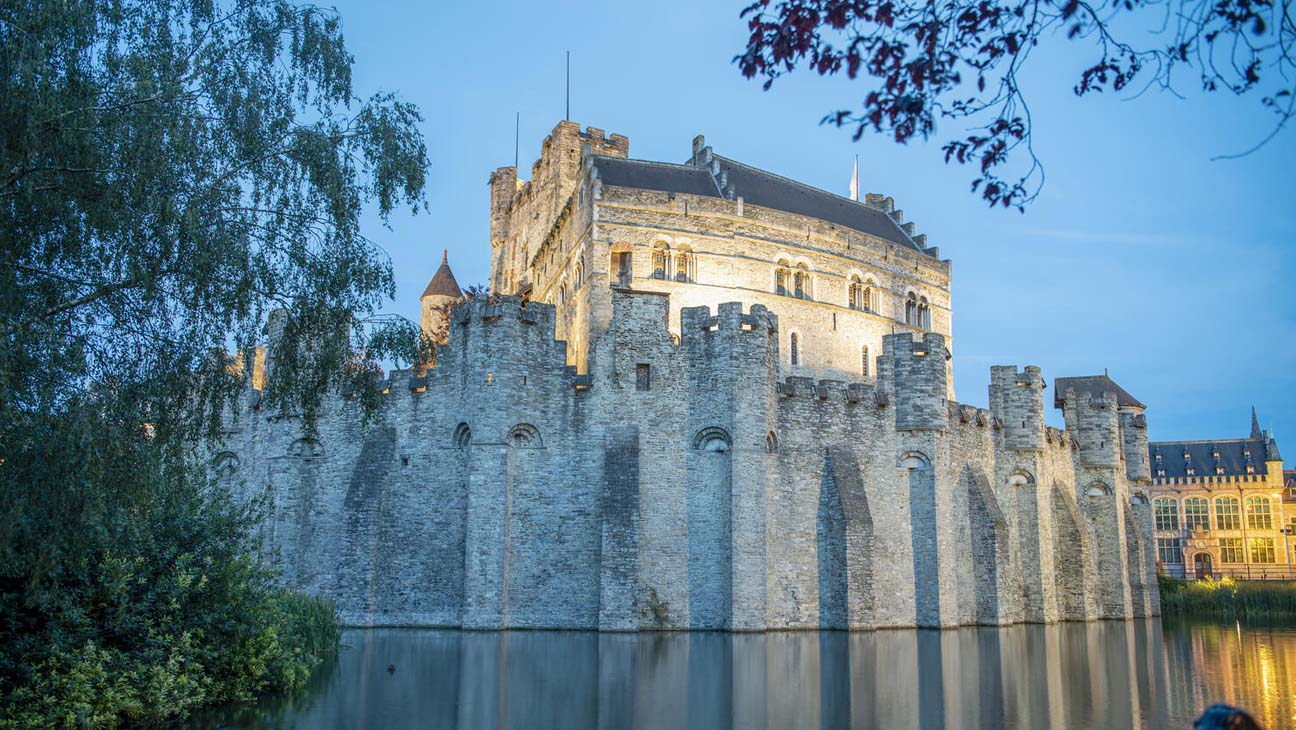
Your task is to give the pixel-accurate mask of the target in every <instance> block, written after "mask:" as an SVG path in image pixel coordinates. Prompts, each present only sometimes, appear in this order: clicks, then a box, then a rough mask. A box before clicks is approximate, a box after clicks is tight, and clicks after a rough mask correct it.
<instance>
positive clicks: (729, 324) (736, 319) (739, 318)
mask: <svg viewBox="0 0 1296 730" xmlns="http://www.w3.org/2000/svg"><path fill="white" fill-rule="evenodd" d="M680 329H681V330H682V332H683V334H684V336H685V337H686V338H687V337H691V336H693V335H695V334H696V333H697V332H703V333H709V332H719V331H739V332H760V333H764V334H766V335H773V334H775V333H777V332H778V315H776V314H773V313H772V312H770V311H769V310H768V309H767V308H766V307H765V306H764V305H761V304H753V305H752V306H751V310H750V311H749V312H744V311H743V305H742V302H724V303H722V304H721V305H720V307H719V311H718V312H717V313H716V314H715V315H712V314H711V307H709V306H705V305H704V306H701V307H685V308H683V309H681V310H680Z"/></svg>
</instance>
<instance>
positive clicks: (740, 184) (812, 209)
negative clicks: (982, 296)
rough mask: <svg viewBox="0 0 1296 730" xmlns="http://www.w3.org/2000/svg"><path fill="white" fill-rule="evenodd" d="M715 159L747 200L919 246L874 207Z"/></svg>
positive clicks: (764, 206) (733, 162) (900, 242)
mask: <svg viewBox="0 0 1296 730" xmlns="http://www.w3.org/2000/svg"><path fill="white" fill-rule="evenodd" d="M715 159H716V160H718V161H719V162H720V172H721V173H722V174H725V175H727V179H726V182H727V183H728V184H729V185H732V186H733V189H734V194H735V195H741V196H742V198H743V201H744V202H746V203H750V204H752V205H759V206H761V207H763V208H773V209H774V210H781V211H784V212H786V213H793V214H796V215H804V216H806V217H809V218H817V219H819V220H821V221H828V222H829V223H836V224H837V225H839V226H845V227H847V228H853V229H855V230H857V231H862V232H864V233H867V234H869V235H872V236H877V237H878V238H881V239H882V240H884V241H890V242H891V243H894V244H897V245H899V246H904V247H905V248H909V249H913V250H915V251H921V250H922V249H920V248H919V247H918V246H917V245H915V244H914V242H913V241H911V240H910V239H909V236H907V235H905V232H904V231H902V230H900V226H899V225H897V224H896V222H895V221H894V220H892V219H891V216H889V215H887V214H886V213H883V212H882V211H880V210H878V209H877V208H874V207H872V206H869V205H865V204H864V203H861V202H859V201H857V200H851V199H850V198H843V197H842V196H840V195H834V194H832V193H830V192H828V191H826V190H820V189H819V188H813V187H810V186H809V185H806V184H804V183H799V182H797V181H795V180H790V179H788V178H786V177H782V176H779V175H775V174H774V173H772V172H766V171H764V170H760V169H757V168H755V167H751V166H749V165H744V164H742V163H741V162H736V161H734V160H731V159H729V158H727V157H721V156H720V155H716V156H715Z"/></svg>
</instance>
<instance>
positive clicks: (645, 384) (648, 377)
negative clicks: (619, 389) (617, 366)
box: [635, 362, 652, 390]
mask: <svg viewBox="0 0 1296 730" xmlns="http://www.w3.org/2000/svg"><path fill="white" fill-rule="evenodd" d="M651 389H652V366H651V365H649V364H648V363H643V362H641V363H639V364H638V365H635V390H651Z"/></svg>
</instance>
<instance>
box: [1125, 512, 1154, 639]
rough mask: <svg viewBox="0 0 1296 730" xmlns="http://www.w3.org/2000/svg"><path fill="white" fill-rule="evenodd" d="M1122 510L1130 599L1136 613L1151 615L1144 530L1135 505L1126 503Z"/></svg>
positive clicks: (1137, 614) (1138, 614)
mask: <svg viewBox="0 0 1296 730" xmlns="http://www.w3.org/2000/svg"><path fill="white" fill-rule="evenodd" d="M1121 511H1122V512H1124V513H1125V543H1126V544H1125V563H1126V565H1125V567H1126V573H1127V574H1128V575H1129V583H1130V600H1131V601H1132V603H1133V606H1134V615H1135V616H1150V615H1151V605H1150V603H1149V602H1148V595H1147V594H1148V590H1149V589H1150V586H1149V585H1148V578H1147V575H1146V567H1145V565H1144V562H1143V559H1144V544H1143V531H1142V530H1140V529H1139V526H1138V519H1137V518H1136V517H1135V515H1134V509H1133V505H1125V507H1124V509H1122V510H1121ZM1158 590H1160V589H1158Z"/></svg>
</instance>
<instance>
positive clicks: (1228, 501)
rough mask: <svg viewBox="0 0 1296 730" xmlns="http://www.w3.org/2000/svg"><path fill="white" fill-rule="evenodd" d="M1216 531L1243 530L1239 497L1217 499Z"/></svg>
mask: <svg viewBox="0 0 1296 730" xmlns="http://www.w3.org/2000/svg"><path fill="white" fill-rule="evenodd" d="M1215 529H1216V530H1241V529H1242V511H1241V505H1240V504H1239V503H1238V498H1237V497H1217V498H1216V499H1215Z"/></svg>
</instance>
